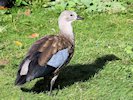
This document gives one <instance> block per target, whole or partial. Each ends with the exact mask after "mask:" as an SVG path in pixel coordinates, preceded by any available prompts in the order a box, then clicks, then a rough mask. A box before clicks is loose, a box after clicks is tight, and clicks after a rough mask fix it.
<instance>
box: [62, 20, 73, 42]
mask: <svg viewBox="0 0 133 100" xmlns="http://www.w3.org/2000/svg"><path fill="white" fill-rule="evenodd" d="M59 29H60V34H61V35H63V36H64V37H66V38H67V39H69V40H70V41H71V42H72V43H74V33H73V28H72V25H71V22H66V21H59Z"/></svg>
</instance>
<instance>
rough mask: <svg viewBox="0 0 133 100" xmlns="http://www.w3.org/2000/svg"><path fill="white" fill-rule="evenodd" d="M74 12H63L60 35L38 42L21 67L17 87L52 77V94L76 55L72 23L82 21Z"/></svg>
mask: <svg viewBox="0 0 133 100" xmlns="http://www.w3.org/2000/svg"><path fill="white" fill-rule="evenodd" d="M82 19H83V18H81V17H80V16H78V15H77V14H76V13H75V12H73V11H67V10H65V11H63V12H62V13H61V14H60V16H59V19H58V24H59V29H60V32H59V34H58V35H48V36H44V37H43V38H41V39H40V40H38V41H36V42H35V43H34V44H33V45H32V46H31V48H30V50H29V51H28V53H27V55H26V57H25V58H24V60H23V61H22V63H21V64H20V66H19V70H18V73H17V78H16V81H15V85H22V84H24V83H26V82H28V81H31V80H33V79H35V78H39V77H45V76H52V78H51V82H50V93H51V91H52V87H53V85H54V83H55V80H56V79H57V77H58V75H59V72H60V70H61V69H62V67H64V66H65V65H66V64H68V63H69V61H70V60H71V58H72V56H73V53H74V47H75V43H74V33H73V28H72V25H71V23H72V22H73V21H75V20H82Z"/></svg>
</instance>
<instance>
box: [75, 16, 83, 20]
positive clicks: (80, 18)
mask: <svg viewBox="0 0 133 100" xmlns="http://www.w3.org/2000/svg"><path fill="white" fill-rule="evenodd" d="M83 19H84V18H82V17H80V16H79V15H78V16H77V19H76V20H83Z"/></svg>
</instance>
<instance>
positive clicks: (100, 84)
mask: <svg viewBox="0 0 133 100" xmlns="http://www.w3.org/2000/svg"><path fill="white" fill-rule="evenodd" d="M26 9H31V10H32V13H31V15H30V16H26V15H24V14H22V13H23V12H24V11H25V10H26ZM132 9H133V7H132V6H129V7H127V12H124V13H117V14H106V13H101V14H97V13H95V14H83V13H80V15H82V16H83V17H84V18H85V20H83V21H77V22H74V23H73V26H74V31H75V40H76V48H75V54H74V57H73V59H72V60H71V62H70V63H69V65H68V66H67V67H66V68H65V69H64V70H63V71H62V73H61V74H60V76H59V78H58V80H57V82H56V85H55V87H56V88H55V89H54V91H53V94H54V96H48V95H47V92H48V91H45V87H46V86H45V84H44V83H45V82H44V81H43V79H36V80H33V81H31V82H29V83H26V84H25V85H24V86H23V88H22V89H20V88H19V87H16V86H14V81H15V78H16V72H17V69H18V65H19V63H20V62H21V60H22V59H23V57H24V56H25V54H26V52H27V50H28V48H29V47H30V46H31V44H32V43H33V42H34V41H36V40H37V39H39V38H41V37H42V36H44V35H47V34H56V33H57V32H58V26H57V19H58V16H59V14H57V13H55V12H54V11H53V12H52V11H46V10H45V9H44V8H41V7H38V9H36V8H35V7H32V6H31V7H22V8H12V9H11V12H12V14H7V15H5V14H2V15H1V17H0V90H1V92H0V98H1V100H18V99H21V100H42V99H47V100H53V99H54V100H62V99H63V100H132V98H133V58H132V57H131V54H128V53H127V52H126V51H125V48H127V46H132V45H133V39H132V37H133V34H132V33H133V14H132V12H133V10H132ZM32 33H38V34H39V37H38V38H34V39H31V38H29V35H31V34H32ZM14 41H20V42H21V43H22V46H21V47H20V46H17V45H15V43H14ZM118 58H119V60H118Z"/></svg>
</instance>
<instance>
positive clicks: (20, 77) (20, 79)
mask: <svg viewBox="0 0 133 100" xmlns="http://www.w3.org/2000/svg"><path fill="white" fill-rule="evenodd" d="M26 60H27V58H25V59H24V60H23V61H22V63H21V64H20V65H19V70H18V72H17V78H16V80H15V85H22V84H24V83H26V77H27V75H20V71H21V68H22V66H23V64H24V63H25V61H26Z"/></svg>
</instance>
